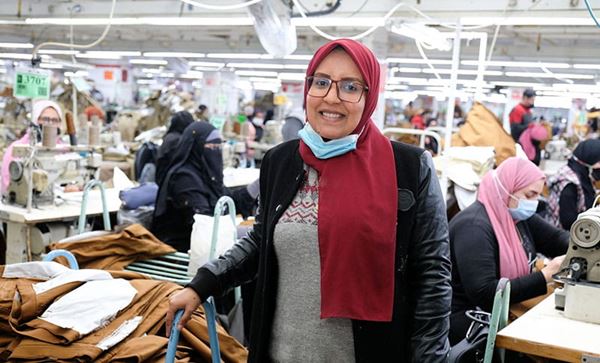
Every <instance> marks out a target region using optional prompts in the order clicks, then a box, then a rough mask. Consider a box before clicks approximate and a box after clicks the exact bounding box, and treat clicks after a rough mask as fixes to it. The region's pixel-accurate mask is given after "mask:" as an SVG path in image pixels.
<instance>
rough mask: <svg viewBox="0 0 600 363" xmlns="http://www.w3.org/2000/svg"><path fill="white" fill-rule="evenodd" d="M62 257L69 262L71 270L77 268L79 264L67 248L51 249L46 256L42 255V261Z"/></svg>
mask: <svg viewBox="0 0 600 363" xmlns="http://www.w3.org/2000/svg"><path fill="white" fill-rule="evenodd" d="M60 256H62V257H64V258H66V259H67V261H68V262H69V267H71V269H73V270H79V264H78V263H77V259H76V258H75V256H74V255H73V254H72V253H71V252H70V251H67V250H52V251H50V252H49V253H48V254H47V255H46V256H44V259H43V260H44V261H52V260H54V259H55V258H57V257H60Z"/></svg>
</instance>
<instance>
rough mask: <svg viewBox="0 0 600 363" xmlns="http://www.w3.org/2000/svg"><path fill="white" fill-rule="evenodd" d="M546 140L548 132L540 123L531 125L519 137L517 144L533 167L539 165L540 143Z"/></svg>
mask: <svg viewBox="0 0 600 363" xmlns="http://www.w3.org/2000/svg"><path fill="white" fill-rule="evenodd" d="M547 138H548V130H547V129H546V127H545V126H544V125H542V124H541V123H531V124H529V127H527V129H526V130H525V131H523V132H522V133H521V136H520V137H519V144H521V146H523V151H524V152H525V155H527V158H528V159H529V160H531V161H532V162H533V163H534V164H535V165H540V161H541V149H540V143H541V142H542V141H544V140H546V139H547Z"/></svg>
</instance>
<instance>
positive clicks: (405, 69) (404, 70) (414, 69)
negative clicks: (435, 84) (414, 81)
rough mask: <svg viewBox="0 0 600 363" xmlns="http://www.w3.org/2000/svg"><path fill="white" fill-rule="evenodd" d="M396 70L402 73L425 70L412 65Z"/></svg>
mask: <svg viewBox="0 0 600 363" xmlns="http://www.w3.org/2000/svg"><path fill="white" fill-rule="evenodd" d="M395 71H396V72H401V73H421V72H423V69H422V68H411V67H400V68H397V69H396V70H395Z"/></svg>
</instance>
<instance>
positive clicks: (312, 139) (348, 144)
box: [298, 122, 359, 159]
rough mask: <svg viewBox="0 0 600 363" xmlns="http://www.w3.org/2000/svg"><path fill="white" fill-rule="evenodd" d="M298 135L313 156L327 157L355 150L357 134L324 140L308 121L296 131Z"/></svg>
mask: <svg viewBox="0 0 600 363" xmlns="http://www.w3.org/2000/svg"><path fill="white" fill-rule="evenodd" d="M298 136H300V138H301V139H302V141H304V143H305V144H306V145H308V147H309V148H310V150H312V152H313V154H314V155H315V157H317V158H318V159H329V158H333V157H335V156H339V155H343V154H345V153H347V152H349V151H352V150H356V142H357V141H358V136H359V135H357V134H352V135H348V136H344V137H342V138H339V139H333V140H329V141H324V140H323V138H322V137H321V135H319V134H317V133H316V131H315V130H313V128H312V127H311V126H310V123H308V122H307V123H306V124H304V128H303V129H302V130H300V131H298Z"/></svg>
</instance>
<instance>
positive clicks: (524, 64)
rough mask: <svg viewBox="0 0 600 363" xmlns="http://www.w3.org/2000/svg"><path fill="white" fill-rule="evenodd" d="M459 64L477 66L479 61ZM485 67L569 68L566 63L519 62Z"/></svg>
mask: <svg viewBox="0 0 600 363" xmlns="http://www.w3.org/2000/svg"><path fill="white" fill-rule="evenodd" d="M460 64H462V65H465V66H477V65H479V61H476V60H464V61H461V62H460ZM486 67H523V68H541V67H546V68H570V65H569V64H568V63H549V62H519V61H489V62H486Z"/></svg>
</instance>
